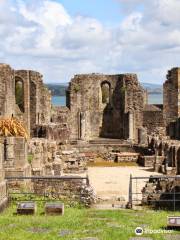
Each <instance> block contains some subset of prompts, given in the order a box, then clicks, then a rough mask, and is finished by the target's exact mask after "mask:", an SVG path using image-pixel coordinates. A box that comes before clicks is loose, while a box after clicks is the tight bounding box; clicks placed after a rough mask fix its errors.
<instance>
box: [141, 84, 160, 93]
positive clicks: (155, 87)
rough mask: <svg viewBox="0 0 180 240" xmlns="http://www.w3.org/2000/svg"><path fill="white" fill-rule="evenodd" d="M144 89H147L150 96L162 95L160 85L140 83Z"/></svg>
mask: <svg viewBox="0 0 180 240" xmlns="http://www.w3.org/2000/svg"><path fill="white" fill-rule="evenodd" d="M141 84H142V86H143V88H144V89H147V91H148V93H150V94H162V93H163V86H162V85H160V84H153V83H143V82H142V83H141Z"/></svg>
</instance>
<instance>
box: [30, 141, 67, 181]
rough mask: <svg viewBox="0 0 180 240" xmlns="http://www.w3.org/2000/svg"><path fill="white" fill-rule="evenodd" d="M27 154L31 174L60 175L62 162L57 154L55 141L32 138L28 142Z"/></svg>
mask: <svg viewBox="0 0 180 240" xmlns="http://www.w3.org/2000/svg"><path fill="white" fill-rule="evenodd" d="M28 154H29V157H31V167H32V173H33V175H39V176H48V175H49V176H53V175H61V170H62V169H61V168H62V166H61V165H62V163H61V159H60V158H59V157H58V154H57V143H56V141H50V140H47V139H39V138H32V139H31V140H30V142H29V147H28Z"/></svg>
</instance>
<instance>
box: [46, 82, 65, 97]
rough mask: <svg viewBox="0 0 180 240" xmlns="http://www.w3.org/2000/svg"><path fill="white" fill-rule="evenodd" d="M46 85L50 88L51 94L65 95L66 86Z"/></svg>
mask: <svg viewBox="0 0 180 240" xmlns="http://www.w3.org/2000/svg"><path fill="white" fill-rule="evenodd" d="M46 87H47V88H48V89H49V90H51V93H52V95H53V96H66V90H67V86H64V85H58V84H46Z"/></svg>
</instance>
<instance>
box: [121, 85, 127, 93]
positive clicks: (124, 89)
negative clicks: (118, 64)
mask: <svg viewBox="0 0 180 240" xmlns="http://www.w3.org/2000/svg"><path fill="white" fill-rule="evenodd" d="M120 91H121V94H125V92H126V87H125V86H123V87H121V89H120Z"/></svg>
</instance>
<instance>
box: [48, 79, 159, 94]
mask: <svg viewBox="0 0 180 240" xmlns="http://www.w3.org/2000/svg"><path fill="white" fill-rule="evenodd" d="M141 84H142V86H143V88H144V89H147V90H148V93H150V94H162V92H163V87H162V85H160V84H152V83H143V82H142V83H141ZM46 86H47V88H48V89H49V90H51V92H52V95H53V96H65V95H66V89H67V88H68V83H47V84H46Z"/></svg>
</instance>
